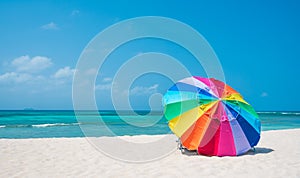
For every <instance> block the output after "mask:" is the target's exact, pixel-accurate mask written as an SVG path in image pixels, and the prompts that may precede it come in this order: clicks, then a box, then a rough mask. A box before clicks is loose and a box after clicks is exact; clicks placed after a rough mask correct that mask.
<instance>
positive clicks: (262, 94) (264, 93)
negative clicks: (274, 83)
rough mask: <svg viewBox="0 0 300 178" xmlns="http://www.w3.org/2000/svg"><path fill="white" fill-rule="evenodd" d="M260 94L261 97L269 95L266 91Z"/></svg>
mask: <svg viewBox="0 0 300 178" xmlns="http://www.w3.org/2000/svg"><path fill="white" fill-rule="evenodd" d="M260 96H261V97H267V96H269V94H268V93H267V92H262V93H261V94H260Z"/></svg>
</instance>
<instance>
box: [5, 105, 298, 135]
mask: <svg viewBox="0 0 300 178" xmlns="http://www.w3.org/2000/svg"><path fill="white" fill-rule="evenodd" d="M100 113H101V117H102V119H103V121H104V123H101V124H99V122H98V119H99V116H98V114H97V113H95V112H87V111H85V112H80V113H79V115H80V118H81V119H80V120H79V121H78V120H77V119H76V116H75V113H74V111H35V110H34V111H25V110H24V111H0V138H52V137H84V136H85V135H84V134H83V132H82V130H81V127H83V128H85V129H88V133H89V136H112V135H111V134H108V133H107V132H106V131H105V130H106V129H107V128H108V129H109V130H110V131H112V133H114V135H118V136H122V135H145V134H146V135H156V134H168V133H171V131H170V129H169V128H168V125H167V121H166V119H165V118H164V117H162V113H160V112H156V113H154V114H151V115H148V116H147V117H144V116H135V115H132V114H130V113H129V112H121V114H120V113H119V114H120V115H118V114H117V113H116V112H114V111H101V112H100ZM138 114H141V115H145V114H148V111H139V112H138ZM258 114H259V117H260V120H261V122H262V130H279V129H292V128H300V112H258ZM120 116H121V117H120ZM121 118H126V120H130V121H132V122H135V123H141V124H143V123H145V124H146V126H144V127H141V126H134V125H132V124H128V123H126V122H125V121H124V120H122V119H121ZM154 121H155V122H154ZM147 122H148V123H147ZM149 123H150V125H151V126H149ZM147 124H148V125H147Z"/></svg>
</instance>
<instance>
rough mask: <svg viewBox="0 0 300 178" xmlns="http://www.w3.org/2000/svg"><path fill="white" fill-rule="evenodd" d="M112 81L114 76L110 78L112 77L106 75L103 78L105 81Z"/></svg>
mask: <svg viewBox="0 0 300 178" xmlns="http://www.w3.org/2000/svg"><path fill="white" fill-rule="evenodd" d="M110 81H112V78H110V77H105V78H104V79H103V82H110Z"/></svg>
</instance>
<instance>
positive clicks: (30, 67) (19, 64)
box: [11, 55, 52, 73]
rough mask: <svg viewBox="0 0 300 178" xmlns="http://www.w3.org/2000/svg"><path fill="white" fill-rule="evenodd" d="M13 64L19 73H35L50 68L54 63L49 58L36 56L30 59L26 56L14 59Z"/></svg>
mask: <svg viewBox="0 0 300 178" xmlns="http://www.w3.org/2000/svg"><path fill="white" fill-rule="evenodd" d="M11 64H12V66H13V67H15V68H16V70H17V71H18V72H28V73H35V72H39V71H42V70H44V69H46V68H48V67H50V66H51V65H52V62H51V59H50V58H47V57H43V56H35V57H33V58H30V57H29V56H28V55H26V56H21V57H18V58H16V59H14V60H13V61H12V63H11Z"/></svg>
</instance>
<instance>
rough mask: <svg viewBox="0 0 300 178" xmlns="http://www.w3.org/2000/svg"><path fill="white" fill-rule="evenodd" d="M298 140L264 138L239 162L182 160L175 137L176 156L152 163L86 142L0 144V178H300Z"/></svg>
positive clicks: (286, 133) (285, 133)
mask: <svg viewBox="0 0 300 178" xmlns="http://www.w3.org/2000/svg"><path fill="white" fill-rule="evenodd" d="M299 136H300V129H293V130H278V131H265V132H262V137H261V140H260V142H259V144H258V145H257V147H256V151H255V152H252V151H250V152H248V153H247V154H246V155H242V156H238V157H206V156H199V155H193V154H190V155H183V154H181V152H180V151H179V150H176V145H177V143H176V142H175V140H173V138H174V137H173V136H170V138H172V139H171V140H172V141H171V142H166V144H169V145H168V146H170V144H171V146H172V147H174V150H173V151H172V152H170V154H169V155H167V156H165V157H163V158H161V159H158V160H155V161H149V162H147V163H126V162H123V161H118V160H116V159H112V158H110V157H108V156H106V155H104V154H103V153H101V152H100V151H98V150H97V149H95V147H94V146H92V145H91V144H90V143H89V142H88V141H87V139H86V138H51V139H0V168H1V169H0V177H136V176H138V177H241V176H243V177H300V140H299ZM159 137H164V136H163V135H160V136H131V137H129V136H126V139H127V140H133V141H139V140H147V139H157V138H159ZM98 139H103V138H98ZM105 139H106V140H109V139H113V138H105ZM156 146H157V145H156ZM159 146H160V147H161V148H163V147H167V146H164V145H159ZM116 147H118V148H122V145H116Z"/></svg>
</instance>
